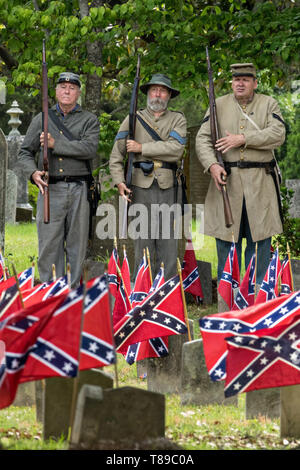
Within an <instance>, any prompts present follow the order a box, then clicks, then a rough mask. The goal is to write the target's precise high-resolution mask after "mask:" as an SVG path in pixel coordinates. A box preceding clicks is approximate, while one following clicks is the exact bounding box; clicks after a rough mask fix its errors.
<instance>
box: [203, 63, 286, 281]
mask: <svg viewBox="0 0 300 470" xmlns="http://www.w3.org/2000/svg"><path fill="white" fill-rule="evenodd" d="M231 70H232V90H233V94H228V95H225V96H222V97H221V98H218V99H217V100H216V108H217V116H218V125H219V134H220V136H221V137H220V139H219V140H218V141H217V143H216V148H217V149H218V150H220V151H221V152H222V153H223V160H224V164H225V169H224V168H222V166H220V165H219V164H218V162H217V159H216V155H215V150H214V148H213V145H212V142H211V134H210V116H209V111H208V112H207V113H206V116H205V118H204V121H203V123H202V126H201V128H200V130H199V131H198V134H197V136H196V152H197V155H198V158H199V160H200V162H201V163H202V165H203V167H204V171H206V172H209V173H210V175H211V177H212V178H211V182H210V185H209V189H208V193H207V196H206V200H205V209H204V213H205V225H204V226H205V233H206V234H207V235H210V236H213V237H215V238H216V243H217V252H218V280H220V277H221V275H222V272H223V269H224V265H225V261H226V258H227V256H228V252H229V249H230V246H231V242H232V239H233V238H234V241H235V242H236V244H237V253H238V258H239V263H241V248H242V239H243V238H246V241H247V245H246V249H245V266H246V268H247V266H248V264H249V262H250V259H251V257H252V255H253V254H254V252H255V244H256V242H257V253H258V254H257V278H256V282H257V284H261V283H262V280H263V278H264V275H265V273H266V270H267V267H268V264H269V261H270V244H271V237H272V236H273V235H275V234H277V233H281V232H282V222H281V217H280V205H279V198H280V196H279V189H278V188H279V181H278V172H277V167H276V161H275V159H274V152H273V151H274V149H275V148H277V147H279V146H280V145H281V144H282V143H283V142H284V139H285V125H284V122H283V119H282V115H281V112H280V109H279V106H278V104H277V102H276V100H275V99H274V98H272V97H271V96H266V95H262V94H259V93H256V92H255V90H256V88H257V79H256V70H255V67H254V66H253V64H252V63H246V64H233V65H232V66H231ZM222 175H224V176H225V177H227V182H226V183H224V181H223V179H222ZM222 184H226V186H227V192H228V196H229V200H230V204H231V209H232V214H233V220H234V224H233V226H232V227H230V228H226V227H225V222H224V211H223V202H222V197H221V194H220V191H219V189H220V185H222Z"/></svg>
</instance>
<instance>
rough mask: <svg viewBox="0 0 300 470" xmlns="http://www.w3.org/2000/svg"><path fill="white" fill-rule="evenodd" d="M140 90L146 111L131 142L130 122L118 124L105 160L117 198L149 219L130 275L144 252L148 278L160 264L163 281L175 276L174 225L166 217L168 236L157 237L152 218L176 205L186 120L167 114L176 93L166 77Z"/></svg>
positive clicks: (158, 220) (155, 78)
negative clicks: (128, 170)
mask: <svg viewBox="0 0 300 470" xmlns="http://www.w3.org/2000/svg"><path fill="white" fill-rule="evenodd" d="M140 89H141V91H142V92H143V93H144V94H146V95H147V108H146V109H143V110H139V111H138V113H137V119H136V129H135V140H130V139H127V137H128V128H129V118H128V117H127V118H126V119H125V120H124V121H123V123H122V124H121V127H120V129H119V132H118V134H117V136H116V139H115V144H114V147H113V149H112V152H111V156H110V162H109V166H110V173H111V176H112V179H113V182H114V184H115V185H116V186H117V187H118V190H119V194H120V196H122V197H125V198H127V199H128V200H129V199H130V200H131V202H132V206H133V205H136V206H137V205H138V204H142V205H143V207H144V208H145V209H146V211H147V214H148V219H146V218H145V219H144V220H143V222H142V223H143V225H144V226H146V225H147V228H148V230H146V231H147V234H146V236H143V237H142V236H141V237H140V238H137V239H135V242H134V246H135V273H136V271H137V267H138V265H139V263H140V261H141V259H142V256H143V250H144V249H145V248H146V247H148V248H149V252H150V256H151V266H152V270H153V273H154V274H156V273H157V272H158V269H159V267H160V264H161V263H162V262H163V263H164V267H165V278H166V279H168V278H169V277H171V276H174V275H175V274H176V272H177V268H176V259H177V240H176V239H175V238H174V221H173V219H172V217H170V223H169V227H168V228H169V229H170V230H169V233H162V230H161V229H162V228H163V224H162V222H163V220H162V219H163V218H164V217H163V216H161V214H160V215H159V214H157V216H156V215H155V213H154V208H157V207H159V206H160V207H162V205H164V207H165V208H167V209H168V208H170V207H171V206H172V205H173V204H175V203H178V204H179V203H180V202H181V201H180V194H179V193H181V191H180V181H179V177H178V165H179V163H180V160H181V157H182V155H183V152H184V147H185V143H186V119H185V117H184V115H183V114H182V113H180V112H176V111H170V110H168V109H167V107H168V102H169V100H170V99H171V98H174V97H175V96H177V95H179V91H178V90H176V89H174V88H173V87H172V83H171V80H170V79H169V77H167V76H166V75H163V74H155V75H153V76H152V78H151V80H150V81H149V82H148V83H146V84H144V85H142V86H141V87H140ZM149 128H150V130H149ZM127 152H133V153H134V154H135V158H134V163H133V176H132V187H131V188H127V186H126V184H125V178H124V158H125V156H126V153H127ZM146 211H145V212H146ZM151 213H152V219H151ZM166 232H168V231H166ZM154 234H155V236H154Z"/></svg>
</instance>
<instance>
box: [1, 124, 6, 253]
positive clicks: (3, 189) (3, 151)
mask: <svg viewBox="0 0 300 470" xmlns="http://www.w3.org/2000/svg"><path fill="white" fill-rule="evenodd" d="M7 155H8V154H7V143H6V139H5V135H4V134H3V132H2V129H0V248H1V249H2V250H4V239H5V195H6V171H7Z"/></svg>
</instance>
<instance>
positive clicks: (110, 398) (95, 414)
mask: <svg viewBox="0 0 300 470" xmlns="http://www.w3.org/2000/svg"><path fill="white" fill-rule="evenodd" d="M164 436H165V397H164V395H162V394H159V393H154V392H148V391H146V390H142V389H140V388H134V387H121V388H115V389H111V390H109V389H106V390H104V389H101V388H100V387H92V386H87V385H85V386H84V387H82V389H81V391H80V394H79V397H78V400H77V408H76V414H75V420H74V426H73V430H72V444H71V448H74V447H75V448H76V447H77V448H80V446H81V448H84V449H97V448H102V449H107V448H108V449H110V448H113V449H122V448H124V449H131V448H136V447H134V446H137V444H138V443H142V442H145V441H149V440H155V439H159V438H164ZM137 448H139V447H137Z"/></svg>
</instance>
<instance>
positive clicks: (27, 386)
mask: <svg viewBox="0 0 300 470" xmlns="http://www.w3.org/2000/svg"><path fill="white" fill-rule="evenodd" d="M35 403H36V401H35V383H34V382H24V383H21V384H19V386H18V390H17V393H16V397H15V399H14V402H13V406H33V405H35Z"/></svg>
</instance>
